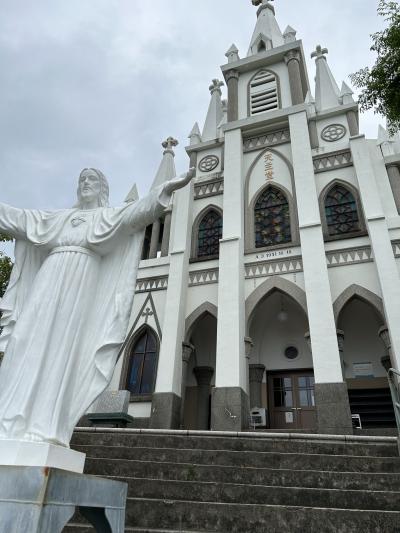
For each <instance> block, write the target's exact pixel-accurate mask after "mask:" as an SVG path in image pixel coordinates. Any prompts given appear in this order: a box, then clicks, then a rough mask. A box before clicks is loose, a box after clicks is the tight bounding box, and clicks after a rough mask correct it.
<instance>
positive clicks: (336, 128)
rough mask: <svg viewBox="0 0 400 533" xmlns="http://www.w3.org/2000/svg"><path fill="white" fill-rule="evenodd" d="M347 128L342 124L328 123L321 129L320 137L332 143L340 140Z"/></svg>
mask: <svg viewBox="0 0 400 533" xmlns="http://www.w3.org/2000/svg"><path fill="white" fill-rule="evenodd" d="M346 133H347V130H346V128H345V127H344V126H343V125H342V124H330V125H329V126H326V128H324V129H323V130H322V133H321V139H323V140H324V141H326V142H329V143H333V142H336V141H340V139H343V137H344V136H345V135H346Z"/></svg>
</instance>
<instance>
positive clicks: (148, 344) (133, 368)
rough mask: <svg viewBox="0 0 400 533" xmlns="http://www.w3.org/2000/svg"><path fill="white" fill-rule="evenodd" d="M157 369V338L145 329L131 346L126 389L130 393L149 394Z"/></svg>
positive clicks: (151, 390)
mask: <svg viewBox="0 0 400 533" xmlns="http://www.w3.org/2000/svg"><path fill="white" fill-rule="evenodd" d="M156 370H157V340H156V337H155V335H154V334H153V333H152V332H151V331H150V329H146V330H145V331H144V332H143V333H142V335H141V336H140V337H139V339H138V340H137V341H136V343H135V344H134V346H133V348H132V352H131V358H130V363H129V370H128V380H127V389H128V390H130V391H131V393H132V394H151V393H152V392H153V390H154V384H155V378H156Z"/></svg>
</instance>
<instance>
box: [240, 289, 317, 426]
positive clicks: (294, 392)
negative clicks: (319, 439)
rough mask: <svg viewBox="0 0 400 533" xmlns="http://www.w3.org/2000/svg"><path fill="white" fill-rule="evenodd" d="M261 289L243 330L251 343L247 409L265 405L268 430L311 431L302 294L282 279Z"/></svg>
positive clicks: (313, 419)
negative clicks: (249, 404)
mask: <svg viewBox="0 0 400 533" xmlns="http://www.w3.org/2000/svg"><path fill="white" fill-rule="evenodd" d="M265 288H266V289H267V291H266V293H265V294H264V295H263V296H261V298H260V299H259V301H258V303H257V304H256V305H254V299H253V300H251V297H250V298H249V301H248V317H249V318H248V330H247V331H248V334H249V337H250V338H251V340H252V343H253V348H252V350H251V354H250V360H249V378H250V379H249V381H250V398H251V404H252V405H251V407H263V408H267V410H268V419H269V423H268V424H267V425H268V426H269V427H270V428H271V429H284V430H287V431H293V430H306V429H309V430H312V429H315V427H316V410H315V399H314V373H313V363H312V356H311V351H310V348H309V345H308V343H307V341H306V339H305V334H306V332H307V331H308V320H307V315H306V313H305V310H304V306H303V304H305V298H304V299H303V292H302V291H301V289H299V288H298V287H297V286H295V285H294V284H292V283H290V282H287V281H285V280H283V279H281V280H280V281H277V280H275V282H274V284H273V285H271V286H269V287H268V286H266V287H265ZM285 289H286V290H285ZM250 305H251V310H250V309H249V306H250ZM257 403H259V405H257Z"/></svg>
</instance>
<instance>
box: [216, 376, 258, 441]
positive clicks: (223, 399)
mask: <svg viewBox="0 0 400 533" xmlns="http://www.w3.org/2000/svg"><path fill="white" fill-rule="evenodd" d="M249 417H250V404H249V397H248V396H247V394H246V393H245V392H244V390H243V389H242V388H241V387H221V388H214V389H212V397H211V430H213V431H242V430H247V429H248V428H249Z"/></svg>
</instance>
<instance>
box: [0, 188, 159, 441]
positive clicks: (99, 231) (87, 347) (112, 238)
mask: <svg viewBox="0 0 400 533" xmlns="http://www.w3.org/2000/svg"><path fill="white" fill-rule="evenodd" d="M168 201H169V197H167V195H166V194H165V193H164V192H163V188H159V189H155V190H154V191H152V192H151V193H150V195H149V196H148V197H146V198H144V199H143V200H141V201H139V202H136V203H134V204H128V205H126V206H124V207H121V208H98V209H92V210H87V211H84V210H80V209H68V210H62V211H53V212H44V211H35V210H25V209H16V208H13V207H10V206H7V205H5V204H1V203H0V231H3V232H4V233H7V234H9V235H11V236H13V237H14V238H15V239H16V248H15V265H14V268H13V271H12V275H11V279H10V283H9V288H8V290H7V292H6V294H5V295H4V298H3V299H2V300H1V301H0V309H1V311H2V313H3V316H2V321H1V325H2V326H3V333H2V335H1V336H0V351H4V352H5V355H4V358H3V362H2V364H1V366H0V439H24V440H38V441H47V442H53V443H56V444H61V445H64V446H68V445H69V441H70V438H71V436H72V432H73V429H74V427H75V425H76V423H77V422H78V420H79V418H80V417H81V416H82V415H83V414H84V413H85V411H86V410H87V408H88V407H89V406H90V405H91V404H92V402H93V401H94V400H95V399H96V398H97V396H98V395H99V394H101V392H102V391H103V390H104V389H105V388H106V387H107V384H108V383H109V382H110V380H111V378H112V374H113V370H114V367H115V364H116V358H117V355H118V350H119V348H120V346H121V344H122V342H123V341H124V337H125V335H126V332H127V326H128V320H129V313H130V310H131V307H132V301H133V295H134V290H135V284H136V274H137V269H138V263H139V260H140V254H141V246H142V241H143V234H144V228H145V227H146V226H147V225H148V224H150V223H152V222H153V221H154V220H155V219H156V218H158V217H159V216H160V215H161V213H162V211H163V209H164V208H165V206H166V205H167V204H168Z"/></svg>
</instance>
